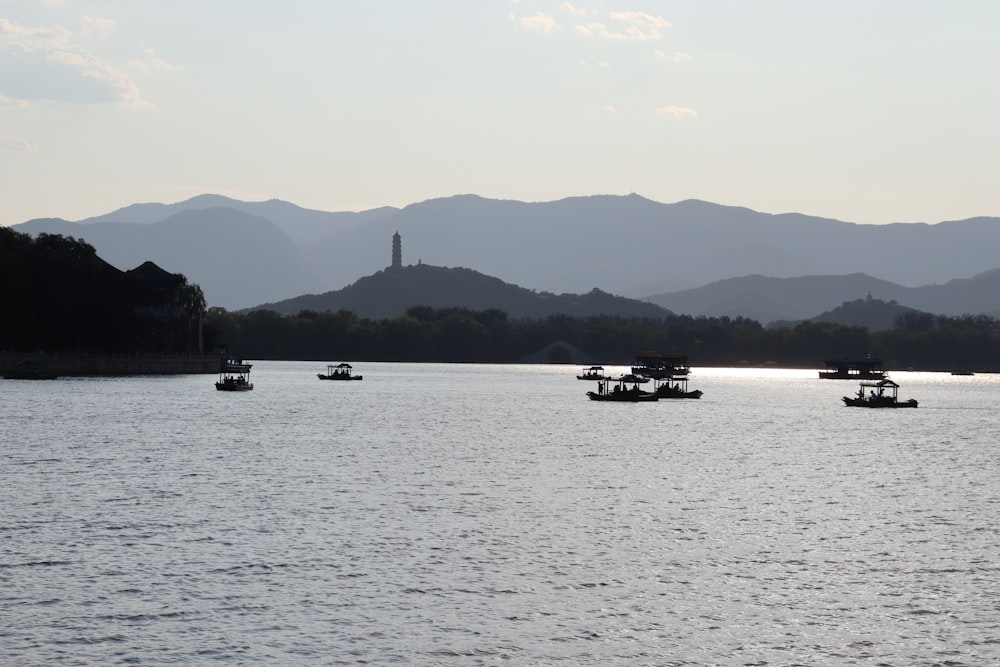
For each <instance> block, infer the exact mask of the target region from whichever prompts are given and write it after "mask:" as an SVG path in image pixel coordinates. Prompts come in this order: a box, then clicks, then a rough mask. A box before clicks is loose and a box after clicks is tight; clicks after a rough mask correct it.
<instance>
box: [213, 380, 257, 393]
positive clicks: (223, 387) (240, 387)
mask: <svg viewBox="0 0 1000 667" xmlns="http://www.w3.org/2000/svg"><path fill="white" fill-rule="evenodd" d="M215 388H216V389H218V390H219V391H253V383H252V382H243V383H240V382H216V383H215Z"/></svg>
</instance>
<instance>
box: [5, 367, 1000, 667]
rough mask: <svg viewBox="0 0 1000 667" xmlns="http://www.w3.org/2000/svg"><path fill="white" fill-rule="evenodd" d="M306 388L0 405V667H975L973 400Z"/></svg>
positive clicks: (983, 557)
mask: <svg viewBox="0 0 1000 667" xmlns="http://www.w3.org/2000/svg"><path fill="white" fill-rule="evenodd" d="M324 370H325V365H321V364H308V363H303V362H259V363H257V364H255V367H254V371H253V375H254V377H253V381H254V384H255V387H256V388H255V390H254V391H253V392H247V393H242V394H229V393H226V392H217V391H215V390H214V388H213V386H212V383H213V380H214V378H212V377H208V376H185V377H140V378H110V379H98V378H75V379H67V380H60V381H56V382H23V381H7V380H3V381H0V399H2V401H3V406H4V410H3V414H2V415H0V443H2V449H0V498H2V501H3V507H4V515H3V518H2V519H0V554H2V559H0V591H2V592H0V664H17V665H20V664H43V663H46V664H66V665H70V664H77V665H106V664H114V663H129V662H135V663H140V664H166V663H174V664H177V663H182V664H209V663H236V664H244V663H267V664H351V663H361V662H367V663H374V664H385V663H388V662H404V663H414V664H454V665H467V664H496V663H501V662H507V663H513V664H549V663H556V662H562V663H564V664H574V665H578V664H593V665H598V664H629V665H632V664H656V665H662V664H669V665H704V664H724V665H729V664H860V665H866V664H870V665H883V664H893V665H921V664H926V665H934V664H953V665H960V664H967V665H983V664H995V663H997V662H1000V621H998V620H997V619H998V618H1000V616H998V614H997V599H998V598H997V594H998V591H997V583H996V582H997V581H998V580H1000V576H998V575H1000V572H998V568H1000V566H998V564H997V561H996V554H997V553H998V552H1000V534H998V530H1000V529H998V528H997V526H996V522H995V517H996V516H998V514H1000V505H998V502H1000V481H998V480H1000V475H998V474H997V473H998V464H997V457H996V455H995V448H996V440H995V432H996V429H995V409H996V397H997V396H998V390H1000V387H998V381H997V378H995V377H994V376H989V375H977V376H973V377H952V376H948V375H945V374H934V373H893V374H892V376H893V379H895V380H896V381H897V382H899V384H900V398H902V399H906V398H911V397H912V398H917V399H918V400H919V401H920V407H919V408H918V409H916V410H862V409H853V408H846V407H844V406H843V404H842V402H841V400H840V398H841V396H844V395H850V394H852V393H853V392H854V391H855V390H856V389H857V387H856V386H855V385H854V383H851V382H849V381H836V380H819V379H818V378H817V375H816V371H815V370H796V371H789V370H783V369H714V368H695V369H693V371H692V377H691V381H690V386H691V388H692V389H694V388H697V389H701V390H703V391H704V392H705V394H704V396H703V398H702V399H700V400H675V401H659V402H657V403H647V404H623V403H598V402H593V401H589V400H588V399H587V397H586V391H587V390H589V389H592V388H593V383H590V382H583V381H579V380H577V379H576V378H575V375H576V373H577V372H579V370H580V369H578V368H575V367H568V366H521V365H513V366H488V365H461V364H455V365H446V364H374V363H373V364H362V363H357V364H355V372H357V373H361V374H363V375H364V380H363V381H361V382H322V381H319V380H318V379H317V378H316V373H317V372H324ZM625 370H626V369H624V368H620V369H609V371H613V372H618V371H621V372H624V371H625Z"/></svg>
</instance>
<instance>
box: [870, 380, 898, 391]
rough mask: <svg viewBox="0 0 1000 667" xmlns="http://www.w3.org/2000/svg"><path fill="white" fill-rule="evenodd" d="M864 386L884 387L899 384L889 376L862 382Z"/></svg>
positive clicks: (896, 386)
mask: <svg viewBox="0 0 1000 667" xmlns="http://www.w3.org/2000/svg"><path fill="white" fill-rule="evenodd" d="M861 386H862V387H874V388H884V387H895V388H897V389H898V388H899V385H898V384H896V383H895V382H893V381H892V380H890V379H889V378H884V379H882V380H878V381H875V380H869V381H868V382H862V383H861Z"/></svg>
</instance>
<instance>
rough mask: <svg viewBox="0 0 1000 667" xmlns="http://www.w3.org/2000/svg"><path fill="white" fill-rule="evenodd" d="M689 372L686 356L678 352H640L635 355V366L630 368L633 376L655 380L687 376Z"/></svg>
mask: <svg viewBox="0 0 1000 667" xmlns="http://www.w3.org/2000/svg"><path fill="white" fill-rule="evenodd" d="M690 371H691V367H690V366H689V365H688V357H687V355H686V354H681V353H679V352H640V353H639V354H637V355H635V366H632V373H634V374H635V375H642V376H644V377H648V378H653V379H655V380H662V379H663V378H668V377H676V376H679V375H687V374H688V373H689V372H690Z"/></svg>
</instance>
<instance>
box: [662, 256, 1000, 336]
mask: <svg viewBox="0 0 1000 667" xmlns="http://www.w3.org/2000/svg"><path fill="white" fill-rule="evenodd" d="M866 295H871V296H874V297H876V298H877V299H880V300H886V301H896V302H898V303H899V304H901V305H904V306H907V307H909V308H912V309H914V310H921V311H924V312H928V313H935V314H939V315H964V314H967V313H971V314H985V315H991V316H994V317H997V316H1000V269H994V270H992V271H986V272H983V273H980V274H978V275H976V276H973V277H972V278H961V279H955V280H949V281H948V282H946V283H944V284H942V285H925V286H923V287H903V286H902V285H897V284H895V283H891V282H889V281H887V280H879V279H878V278H875V277H872V276H870V275H867V274H864V273H854V274H850V275H846V276H803V277H800V278H767V277H765V276H760V275H754V276H744V277H742V278H730V279H727V280H720V281H716V282H713V283H710V284H708V285H705V286H704V287H699V288H695V289H690V290H682V291H679V292H673V293H668V294H659V295H656V296H652V297H649V298H648V300H649V301H650V302H652V303H655V304H658V305H660V306H663V307H664V308H666V309H668V310H672V311H674V312H677V313H684V314H687V315H711V316H721V315H728V316H730V317H736V316H743V317H749V318H751V319H754V320H757V321H759V322H762V323H764V324H766V323H768V322H773V321H777V320H805V319H810V318H814V317H815V316H816V315H817V314H818V313H822V312H823V311H826V310H830V309H832V308H834V307H836V306H838V305H840V304H841V303H844V302H848V301H853V300H855V299H860V298H863V297H865V296H866Z"/></svg>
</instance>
